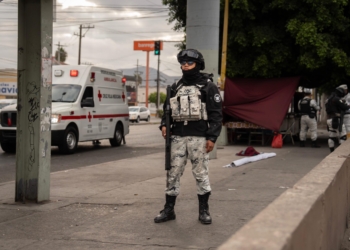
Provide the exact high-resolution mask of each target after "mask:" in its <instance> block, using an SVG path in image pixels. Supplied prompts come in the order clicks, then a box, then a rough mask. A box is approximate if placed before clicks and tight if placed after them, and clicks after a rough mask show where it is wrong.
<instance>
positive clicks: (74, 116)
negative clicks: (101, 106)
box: [61, 114, 129, 120]
mask: <svg viewBox="0 0 350 250" xmlns="http://www.w3.org/2000/svg"><path fill="white" fill-rule="evenodd" d="M114 117H129V114H114V115H113V114H106V115H93V116H92V118H114ZM81 119H87V116H86V115H69V116H62V117H61V120H81Z"/></svg>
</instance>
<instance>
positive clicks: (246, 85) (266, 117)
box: [223, 77, 300, 131]
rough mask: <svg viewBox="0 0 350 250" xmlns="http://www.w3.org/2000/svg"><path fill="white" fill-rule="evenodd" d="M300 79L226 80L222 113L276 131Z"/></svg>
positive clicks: (226, 116)
mask: <svg viewBox="0 0 350 250" xmlns="http://www.w3.org/2000/svg"><path fill="white" fill-rule="evenodd" d="M299 79H300V77H289V78H275V79H240V78H233V79H226V82H225V91H224V102H223V113H224V117H225V118H224V120H229V119H227V118H230V117H231V118H236V119H237V118H239V119H242V120H244V121H248V122H251V123H254V124H257V125H259V126H262V127H264V128H267V129H271V130H273V131H279V128H280V126H281V124H282V122H283V119H284V117H285V115H286V113H287V111H288V108H289V104H290V102H291V100H292V97H293V95H294V93H295V90H296V88H297V86H298V83H299Z"/></svg>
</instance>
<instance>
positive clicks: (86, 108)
mask: <svg viewBox="0 0 350 250" xmlns="http://www.w3.org/2000/svg"><path fill="white" fill-rule="evenodd" d="M81 105H82V109H81V110H82V113H83V114H82V122H81V124H82V130H81V131H79V137H80V141H88V140H94V139H95V138H96V137H97V133H98V132H97V119H93V116H94V114H95V113H96V104H95V100H94V89H93V87H91V86H87V87H86V88H85V90H84V94H83V97H82V99H81ZM84 117H85V119H84Z"/></svg>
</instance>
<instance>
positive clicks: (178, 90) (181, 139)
mask: <svg viewBox="0 0 350 250" xmlns="http://www.w3.org/2000/svg"><path fill="white" fill-rule="evenodd" d="M177 60H178V62H179V63H180V65H181V70H182V73H183V75H182V78H181V79H180V80H179V81H178V82H177V83H174V84H173V85H172V87H171V96H170V97H169V96H168V97H167V98H170V106H171V124H172V126H171V131H166V126H165V120H166V119H165V115H163V117H162V121H161V125H160V129H161V131H162V136H163V137H165V136H166V133H171V169H170V170H169V171H168V173H167V188H166V190H165V193H166V203H165V205H164V209H163V210H162V211H161V212H160V214H159V215H158V216H157V217H155V218H154V222H156V223H159V222H165V221H168V220H174V219H175V217H176V216H175V212H174V206H175V201H176V197H177V196H178V195H179V192H180V177H181V176H182V174H183V172H184V170H185V166H186V163H187V159H189V160H190V161H191V163H192V174H193V176H194V178H195V179H196V183H197V195H198V200H199V217H198V219H199V220H200V222H201V223H203V224H211V223H212V218H211V216H210V213H209V205H208V200H209V195H210V194H211V187H210V183H209V176H208V173H209V169H208V163H209V154H208V153H209V152H210V151H212V150H213V148H214V144H215V142H216V139H217V138H218V136H219V135H220V131H221V122H222V111H221V105H222V100H221V96H220V92H219V90H218V88H217V86H216V84H214V83H213V82H212V79H211V78H212V75H208V74H204V73H200V70H203V69H204V67H205V64H204V58H203V55H202V54H201V53H200V52H199V51H197V50H195V49H186V50H183V51H181V52H180V53H179V54H178V55H177ZM164 114H165V107H164Z"/></svg>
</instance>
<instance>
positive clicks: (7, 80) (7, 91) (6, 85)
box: [0, 69, 18, 99]
mask: <svg viewBox="0 0 350 250" xmlns="http://www.w3.org/2000/svg"><path fill="white" fill-rule="evenodd" d="M17 91H18V89H17V70H16V69H0V99H16V98H17Z"/></svg>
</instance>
